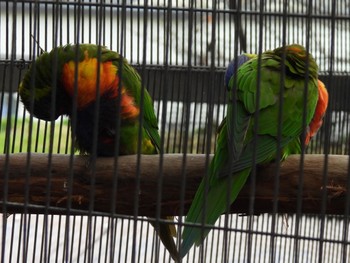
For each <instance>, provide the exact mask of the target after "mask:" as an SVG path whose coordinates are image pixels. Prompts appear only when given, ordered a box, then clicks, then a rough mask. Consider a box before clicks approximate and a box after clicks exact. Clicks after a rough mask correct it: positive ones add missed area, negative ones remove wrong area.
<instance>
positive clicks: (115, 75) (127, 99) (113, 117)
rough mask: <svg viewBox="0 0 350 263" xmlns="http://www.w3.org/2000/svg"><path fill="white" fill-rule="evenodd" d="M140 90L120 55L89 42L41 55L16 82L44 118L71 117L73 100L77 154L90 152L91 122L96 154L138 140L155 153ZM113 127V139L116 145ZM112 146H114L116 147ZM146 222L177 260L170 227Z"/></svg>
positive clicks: (150, 117) (133, 146) (149, 111)
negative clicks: (95, 115)
mask: <svg viewBox="0 0 350 263" xmlns="http://www.w3.org/2000/svg"><path fill="white" fill-rule="evenodd" d="M97 87H98V88H99V104H97ZM143 92H144V93H143V96H142V86H141V78H140V76H139V75H138V73H137V72H136V71H135V69H134V68H132V67H131V66H130V65H129V64H128V62H127V61H126V60H125V59H124V58H123V57H122V56H120V55H119V54H118V53H116V52H113V51H111V50H108V49H106V48H104V47H101V46H97V45H93V44H80V45H76V46H75V45H66V46H62V47H57V48H55V49H53V50H52V51H51V52H49V53H44V54H42V55H41V56H39V57H38V58H37V59H36V61H35V62H34V63H33V65H32V66H31V68H30V69H29V70H28V72H27V73H26V75H25V76H24V79H23V81H22V83H21V84H20V86H19V94H20V96H21V99H22V102H23V103H24V105H25V107H26V108H27V109H28V110H29V111H30V112H31V113H32V114H33V115H34V116H36V117H38V118H40V119H44V120H51V119H56V118H57V117H58V116H60V115H68V116H69V117H70V118H71V117H72V115H73V105H74V103H73V100H74V98H76V129H75V131H73V132H74V137H75V140H76V147H77V148H78V150H79V151H80V152H81V153H88V154H91V153H92V151H93V142H92V141H93V140H92V138H93V135H94V128H95V126H96V125H97V152H96V154H97V156H114V155H115V154H119V155H127V154H136V153H137V152H138V146H139V145H138V144H139V143H140V148H141V153H142V154H157V153H158V152H159V149H160V136H159V133H158V122H157V118H156V116H155V113H154V109H153V104H152V99H151V97H150V95H149V93H148V92H147V90H146V89H144V90H143ZM142 98H143V101H141V100H142ZM31 100H33V102H32V103H31ZM52 103H55V104H54V107H52ZM96 105H99V107H98V109H97V110H98V123H97V124H96V123H93V120H94V113H95V108H96ZM141 105H142V109H141ZM52 108H53V109H54V111H53V112H52ZM141 112H142V117H143V119H142V126H140V114H141ZM139 129H141V136H139ZM117 131H118V132H119V133H118V134H119V141H118V142H117V143H116V141H115V140H116V132H117ZM139 137H141V138H140V139H139ZM139 140H140V142H139ZM115 145H118V149H117V150H115V148H116V146H115ZM152 224H153V225H154V226H155V228H156V230H157V233H158V234H159V236H160V238H161V240H162V242H163V244H164V245H165V247H166V248H167V249H168V251H169V252H170V254H171V256H172V257H173V258H174V259H175V260H178V252H177V249H176V245H175V243H174V239H173V237H172V236H173V234H174V232H173V231H174V226H172V225H171V226H169V225H167V224H164V223H159V224H158V225H157V226H156V225H155V224H154V223H152Z"/></svg>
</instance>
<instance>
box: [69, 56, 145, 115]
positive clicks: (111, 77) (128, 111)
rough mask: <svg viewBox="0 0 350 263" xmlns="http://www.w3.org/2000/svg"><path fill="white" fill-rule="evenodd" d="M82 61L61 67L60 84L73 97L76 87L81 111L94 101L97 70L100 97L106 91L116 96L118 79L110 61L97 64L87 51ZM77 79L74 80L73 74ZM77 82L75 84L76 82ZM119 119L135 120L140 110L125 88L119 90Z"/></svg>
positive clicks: (95, 59)
mask: <svg viewBox="0 0 350 263" xmlns="http://www.w3.org/2000/svg"><path fill="white" fill-rule="evenodd" d="M84 56H85V58H84V60H83V61H81V62H79V63H75V61H72V60H71V61H69V62H67V63H66V64H64V65H63V69H62V82H63V86H64V89H65V90H66V91H67V92H68V94H69V95H70V96H71V97H73V95H74V87H75V85H76V86H77V100H78V101H77V104H78V109H83V108H84V107H85V106H86V105H88V104H89V103H91V102H93V101H95V100H96V88H97V72H98V70H99V74H100V77H99V85H98V86H99V88H100V96H102V95H103V94H104V93H105V92H106V91H112V92H111V97H112V98H116V97H117V96H118V86H119V77H118V73H117V67H116V66H115V65H113V63H112V62H111V61H107V62H104V63H99V62H98V60H97V58H90V57H89V54H88V52H87V51H85V52H84ZM76 70H78V72H77V78H75V72H76ZM75 80H76V81H77V82H76V81H75ZM121 96H122V97H121V103H120V106H121V118H122V119H130V118H136V117H137V116H138V115H139V113H140V110H139V108H138V107H137V106H136V105H135V100H134V98H133V97H132V96H130V95H129V94H128V93H127V90H126V89H125V87H123V86H122V90H121Z"/></svg>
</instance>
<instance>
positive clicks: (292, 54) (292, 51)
mask: <svg viewBox="0 0 350 263" xmlns="http://www.w3.org/2000/svg"><path fill="white" fill-rule="evenodd" d="M273 53H275V54H276V55H277V56H279V57H280V58H281V59H283V57H284V58H285V63H286V66H287V67H288V69H289V70H290V71H291V73H294V74H297V75H301V76H304V75H305V72H306V69H307V67H308V72H309V74H310V76H311V77H313V78H315V79H317V74H318V66H317V63H316V61H315V59H314V58H313V57H312V55H311V54H310V53H309V52H308V51H307V50H306V49H305V47H303V46H301V45H299V44H292V45H287V46H283V47H279V48H276V49H275V50H274V51H273Z"/></svg>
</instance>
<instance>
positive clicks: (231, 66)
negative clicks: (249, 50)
mask: <svg viewBox="0 0 350 263" xmlns="http://www.w3.org/2000/svg"><path fill="white" fill-rule="evenodd" d="M249 59H250V58H249V57H248V56H246V55H244V54H243V55H239V56H238V57H237V58H236V59H233V60H232V61H231V62H230V64H229V65H228V67H227V69H226V73H225V86H226V87H227V86H228V83H229V82H230V79H231V77H232V76H233V74H234V73H235V72H237V70H238V69H239V67H240V66H242V65H243V64H244V63H245V62H247V61H248V60H249ZM236 60H237V61H236ZM235 67H237V68H235Z"/></svg>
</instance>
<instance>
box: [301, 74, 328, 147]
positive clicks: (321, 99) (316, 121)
mask: <svg viewBox="0 0 350 263" xmlns="http://www.w3.org/2000/svg"><path fill="white" fill-rule="evenodd" d="M327 106H328V92H327V89H326V87H325V85H324V84H323V82H322V81H320V80H318V101H317V104H316V109H315V113H314V116H313V118H312V120H311V122H310V124H309V127H308V132H307V134H306V138H305V144H306V145H307V144H308V143H309V142H310V140H311V138H312V137H313V136H314V135H315V134H316V133H317V131H318V129H319V128H320V127H321V126H322V123H323V116H324V114H325V113H326V110H327Z"/></svg>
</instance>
